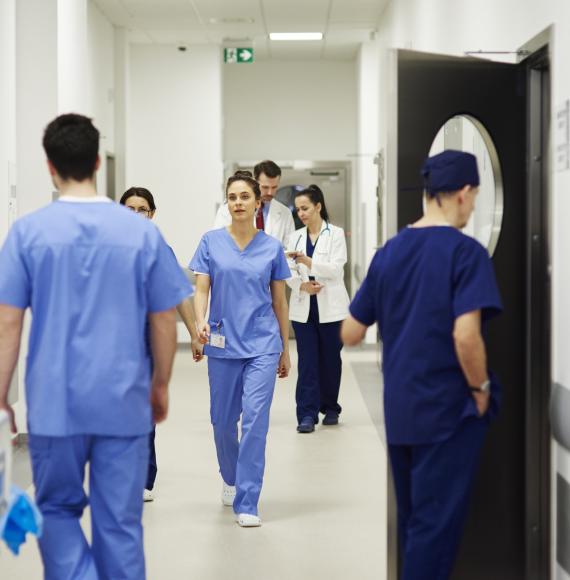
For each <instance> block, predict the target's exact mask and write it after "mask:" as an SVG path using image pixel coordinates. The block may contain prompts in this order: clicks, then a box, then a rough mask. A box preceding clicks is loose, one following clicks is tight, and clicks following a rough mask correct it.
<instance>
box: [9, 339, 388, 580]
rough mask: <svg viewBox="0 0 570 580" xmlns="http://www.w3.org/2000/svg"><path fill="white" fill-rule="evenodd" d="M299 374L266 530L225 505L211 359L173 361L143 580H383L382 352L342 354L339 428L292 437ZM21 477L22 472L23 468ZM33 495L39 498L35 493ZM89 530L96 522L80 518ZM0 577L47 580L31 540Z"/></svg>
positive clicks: (148, 510)
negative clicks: (242, 522)
mask: <svg viewBox="0 0 570 580" xmlns="http://www.w3.org/2000/svg"><path fill="white" fill-rule="evenodd" d="M294 347H295V343H294V342H292V348H293V359H294V360H293V372H292V373H291V376H290V377H289V378H288V379H285V380H278V381H277V386H276V391H275V398H274V403H273V407H272V414H271V427H270V431H269V438H268V446H267V467H266V475H265V482H264V487H263V492H262V495H261V503H260V515H261V517H262V519H263V526H262V527H261V528H250V529H242V528H240V527H239V526H238V525H237V524H236V523H235V522H234V519H233V512H232V510H231V508H224V507H223V506H222V505H221V502H220V488H221V480H220V477H219V474H218V472H217V464H216V455H215V449H214V443H213V437H212V430H211V425H210V421H209V395H208V380H207V368H206V362H205V361H204V362H202V363H199V364H196V363H194V362H193V361H192V357H191V355H190V352H189V351H188V350H185V349H184V350H181V351H180V352H179V354H178V356H177V359H176V366H175V373H174V377H173V381H172V390H171V410H170V416H169V419H168V421H167V422H166V423H164V424H162V425H160V426H159V427H158V430H157V454H158V463H159V472H158V478H157V485H156V488H155V491H156V493H155V497H156V499H155V501H154V502H152V503H147V504H146V505H145V510H144V530H145V548H146V561H147V576H148V578H149V579H160V580H171V579H172V580H181V579H187V578H188V579H196V580H222V579H223V580H242V579H243V580H246V579H247V580H293V579H298V578H311V580H320V579H323V580H325V579H326V580H341V579H342V580H346V579H347V578H350V579H356V580H372V579H374V580H383V579H385V578H386V545H387V531H386V530H387V524H386V517H387V516H386V452H385V446H384V443H383V441H382V426H381V424H380V422H379V421H380V417H381V414H380V411H379V400H380V394H379V391H380V387H379V385H380V378H379V375H378V371H377V366H376V364H375V361H376V356H377V355H376V353H375V351H373V350H359V349H354V350H351V351H345V352H344V353H343V359H344V367H343V380H342V388H341V398H340V403H341V405H342V406H343V409H344V410H343V413H342V415H341V422H340V424H339V425H338V426H337V427H322V426H319V427H317V430H316V431H315V432H314V433H312V434H309V435H299V434H297V433H296V431H295V426H296V424H295V408H294V393H295V383H296V379H297V375H296V370H295V369H296V357H295V352H294ZM20 471H21V469H20ZM30 491H31V492H32V491H33V489H32V488H31V487H30ZM84 527H85V529H86V530H88V528H89V513H88V512H87V513H86V514H85V517H84ZM0 578H2V580H4V579H5V580H35V579H40V578H42V569H41V561H40V557H39V552H38V549H37V546H36V543H35V541H34V540H28V542H27V543H26V545H25V546H24V547H23V549H22V551H21V553H20V556H19V557H17V558H15V557H13V556H12V555H11V554H10V553H8V551H7V550H6V549H5V548H4V546H2V548H1V552H0Z"/></svg>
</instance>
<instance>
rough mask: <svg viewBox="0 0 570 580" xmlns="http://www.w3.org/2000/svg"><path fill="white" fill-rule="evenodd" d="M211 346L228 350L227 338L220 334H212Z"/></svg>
mask: <svg viewBox="0 0 570 580" xmlns="http://www.w3.org/2000/svg"><path fill="white" fill-rule="evenodd" d="M210 346H213V347H215V348H226V337H225V336H224V335H223V334H220V333H219V332H212V334H211V335H210Z"/></svg>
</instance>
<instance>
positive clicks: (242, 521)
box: [236, 514, 261, 528]
mask: <svg viewBox="0 0 570 580" xmlns="http://www.w3.org/2000/svg"><path fill="white" fill-rule="evenodd" d="M236 522H237V523H238V524H239V525H240V526H241V527H242V528H258V527H259V526H260V525H261V518H260V517H259V516H254V515H253V514H236Z"/></svg>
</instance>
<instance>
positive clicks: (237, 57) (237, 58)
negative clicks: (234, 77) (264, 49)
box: [224, 48, 253, 64]
mask: <svg viewBox="0 0 570 580" xmlns="http://www.w3.org/2000/svg"><path fill="white" fill-rule="evenodd" d="M224 62H226V63H228V64H237V63H242V62H247V63H249V62H253V48H225V49H224Z"/></svg>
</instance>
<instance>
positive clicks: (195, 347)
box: [191, 337, 204, 362]
mask: <svg viewBox="0 0 570 580" xmlns="http://www.w3.org/2000/svg"><path fill="white" fill-rule="evenodd" d="M191 348H192V358H193V359H194V362H200V361H201V360H202V359H203V358H204V345H203V344H202V343H201V342H200V339H199V338H198V337H196V338H193V339H192V342H191Z"/></svg>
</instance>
